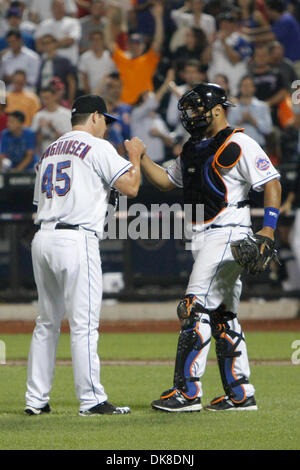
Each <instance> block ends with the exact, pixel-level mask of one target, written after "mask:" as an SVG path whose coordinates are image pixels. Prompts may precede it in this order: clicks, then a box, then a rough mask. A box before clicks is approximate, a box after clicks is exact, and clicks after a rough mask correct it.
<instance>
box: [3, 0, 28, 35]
mask: <svg viewBox="0 0 300 470" xmlns="http://www.w3.org/2000/svg"><path fill="white" fill-rule="evenodd" d="M7 3H8V5H7V7H6V9H5V8H4V5H3V2H2V5H3V9H4V11H3V17H4V18H5V20H3V22H2V23H1V22H0V31H1V35H3V36H5V35H6V33H8V31H10V30H11V29H17V30H18V31H20V32H21V33H25V34H28V35H29V36H31V37H33V35H34V31H35V24H34V23H33V22H32V21H30V20H29V19H28V18H27V17H26V13H25V11H26V5H25V2H24V1H12V2H7ZM0 4H1V2H0ZM10 10H14V11H15V12H16V11H18V12H19V13H20V16H19V14H18V16H16V15H12V16H11V17H10V18H8V17H7V13H8V11H10ZM1 13H2V12H0V16H1V17H2V15H1ZM24 13H25V14H24Z"/></svg>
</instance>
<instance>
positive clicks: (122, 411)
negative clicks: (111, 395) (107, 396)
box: [79, 401, 130, 416]
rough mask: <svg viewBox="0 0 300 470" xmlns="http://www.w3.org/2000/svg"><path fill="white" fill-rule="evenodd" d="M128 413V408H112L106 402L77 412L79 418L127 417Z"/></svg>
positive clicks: (112, 406)
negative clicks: (97, 416)
mask: <svg viewBox="0 0 300 470" xmlns="http://www.w3.org/2000/svg"><path fill="white" fill-rule="evenodd" d="M129 413H130V408H129V407H128V406H123V407H119V406H114V405H112V404H111V403H109V402H108V401H104V402H103V403H99V404H98V405H96V406H93V407H92V408H90V409H89V410H86V411H79V415H80V416H95V415H127V414H129Z"/></svg>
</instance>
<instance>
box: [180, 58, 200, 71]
mask: <svg viewBox="0 0 300 470" xmlns="http://www.w3.org/2000/svg"><path fill="white" fill-rule="evenodd" d="M186 67H196V68H197V69H198V70H199V72H201V62H200V60H198V59H187V60H185V61H184V63H183V68H184V69H185V68H186Z"/></svg>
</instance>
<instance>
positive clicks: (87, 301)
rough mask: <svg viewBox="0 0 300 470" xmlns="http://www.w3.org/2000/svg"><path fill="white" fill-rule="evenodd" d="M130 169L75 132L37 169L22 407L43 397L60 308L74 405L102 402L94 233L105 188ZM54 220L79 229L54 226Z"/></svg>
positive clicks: (109, 149) (99, 227)
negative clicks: (33, 309)
mask: <svg viewBox="0 0 300 470" xmlns="http://www.w3.org/2000/svg"><path fill="white" fill-rule="evenodd" d="M130 167H131V163H130V162H128V161H127V160H125V159H124V158H122V157H121V156H120V155H119V154H118V153H117V152H116V150H115V149H114V147H113V146H112V145H111V144H110V143H109V142H107V141H105V140H103V139H98V138H96V137H93V136H92V135H90V134H89V133H87V132H82V131H71V132H68V133H67V134H64V135H63V136H62V137H61V138H59V139H58V140H56V141H55V142H53V143H52V144H51V145H50V146H49V147H48V148H47V150H46V151H45V152H44V154H43V155H42V157H41V159H40V162H39V164H38V166H37V177H36V184H35V191H34V202H35V204H37V205H38V211H37V218H36V222H35V223H36V224H40V226H41V227H40V230H38V231H37V233H36V234H35V236H34V239H33V241H32V262H33V271H34V278H35V282H36V286H37V290H38V311H39V316H38V318H37V320H36V327H35V329H34V333H33V337H32V342H31V347H30V354H29V360H28V378H27V391H26V405H27V406H29V407H32V408H43V407H44V406H45V405H46V404H47V403H48V402H49V399H50V391H51V386H52V381H53V375H54V367H55V355H56V348H57V343H58V337H59V332H60V325H61V322H62V320H63V318H64V316H65V314H66V313H67V314H68V320H69V324H70V332H71V349H72V363H73V370H74V381H75V390H76V395H77V398H78V400H79V402H80V410H81V411H86V410H89V409H90V408H92V407H94V406H96V405H97V404H99V403H102V402H104V401H106V400H107V395H106V393H105V390H104V387H103V385H102V384H101V382H100V359H99V356H98V353H97V344H98V327H99V319H100V310H101V301H102V272H101V260H100V252H99V240H98V238H100V237H101V235H102V233H103V226H104V221H105V215H106V211H107V204H108V198H109V193H110V187H111V186H113V184H114V183H115V181H116V180H117V179H118V178H119V177H120V176H121V175H122V174H123V173H124V172H126V171H127V170H128V169H129V168H130ZM58 222H60V223H66V224H70V225H79V226H80V228H79V229H78V230H73V229H72V228H70V227H65V228H63V229H58V228H57V227H56V225H57V223H58ZM95 234H97V236H98V238H97V237H96V236H95Z"/></svg>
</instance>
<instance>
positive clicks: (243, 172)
mask: <svg viewBox="0 0 300 470" xmlns="http://www.w3.org/2000/svg"><path fill="white" fill-rule="evenodd" d="M227 142H228V143H229V142H236V143H237V144H238V145H239V146H240V148H241V152H240V158H239V160H238V162H237V163H236V164H235V166H233V167H232V168H230V169H223V168H220V167H218V171H219V172H220V174H221V176H222V179H223V181H224V183H225V185H226V188H227V201H228V206H227V207H226V208H225V209H224V210H222V212H221V213H219V215H217V216H216V217H215V218H214V219H213V220H212V221H210V222H208V223H205V224H201V225H197V226H196V228H195V230H193V232H195V235H196V234H197V232H201V235H203V240H202V242H203V243H202V244H201V245H200V246H199V249H197V248H196V249H194V250H193V257H194V265H193V269H192V272H191V275H190V278H189V282H188V286H187V289H186V295H192V296H195V297H196V299H197V301H198V302H199V304H200V305H202V306H203V307H204V309H207V310H209V311H210V312H213V311H214V310H216V309H218V308H219V307H220V306H221V305H223V306H224V309H225V311H229V312H233V313H235V314H236V313H237V312H238V307H239V302H240V295H241V291H242V282H241V279H240V274H241V270H242V268H241V266H240V265H238V264H237V263H236V262H235V261H234V259H233V256H232V253H231V249H230V244H231V242H233V241H237V240H241V239H243V238H245V237H246V236H247V235H248V234H249V235H250V234H252V230H251V218H250V208H249V207H248V206H245V207H241V208H238V206H237V203H238V202H240V201H244V200H246V199H247V196H248V192H249V190H250V188H252V189H254V190H256V191H261V190H263V186H264V185H265V184H266V183H267V182H268V181H271V180H272V179H274V178H279V177H280V175H279V173H278V172H277V170H276V169H275V168H274V166H273V165H272V163H271V161H270V159H269V158H268V156H267V155H266V153H265V152H264V151H263V150H262V148H261V147H260V146H259V145H258V144H257V142H255V141H254V140H253V139H252V138H251V137H249V136H248V135H246V134H244V133H242V132H238V133H234V134H233V135H232V136H231V137H230V138H229V139H228V141H227ZM167 174H168V177H169V179H170V180H171V181H172V182H173V183H174V184H175V185H176V186H178V187H183V180H182V171H181V161H180V157H178V158H177V159H176V161H175V162H174V163H173V164H172V165H171V166H170V167H168V168H167ZM211 225H218V226H220V227H215V228H214V227H210V226H211ZM207 228H209V230H206V229H207ZM200 318H201V321H199V322H197V325H196V328H195V330H196V331H197V333H198V335H199V337H200V338H202V342H203V343H205V344H206V343H207V345H206V346H205V347H204V348H203V349H202V350H201V354H198V355H197V356H196V358H195V359H194V360H193V362H192V364H191V366H190V369H189V372H190V375H191V376H192V377H198V378H200V377H202V375H203V374H204V371H205V368H206V361H207V355H208V352H209V348H210V342H209V340H210V338H211V326H210V316H209V315H208V314H207V313H202V314H200ZM228 325H229V327H230V330H231V331H232V332H233V334H236V336H235V337H232V338H231V337H228V336H226V335H225V337H226V338H227V339H228V338H229V339H228V344H230V345H231V346H233V345H234V348H236V351H237V355H236V357H233V358H232V359H231V360H230V359H229V358H228V359H227V358H226V367H225V371H226V380H227V381H228V382H230V383H234V381H236V380H237V381H238V380H240V379H242V380H243V383H242V385H240V386H239V387H238V389H239V394H240V395H241V396H242V398H241V399H240V398H239V400H241V401H242V400H244V399H245V398H247V397H252V396H253V395H254V392H255V389H254V386H253V385H252V384H251V383H249V378H250V368H249V361H248V354H247V348H246V344H245V341H239V340H238V339H237V338H238V335H242V329H241V326H240V324H239V321H238V319H237V318H235V319H234V320H231V321H229V322H228ZM225 337H224V338H225ZM231 346H229V347H231ZM226 347H227V346H226ZM195 386H196V387H197V389H196V395H197V396H198V397H201V396H202V384H201V382H195ZM234 390H237V388H235V389H234Z"/></svg>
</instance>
